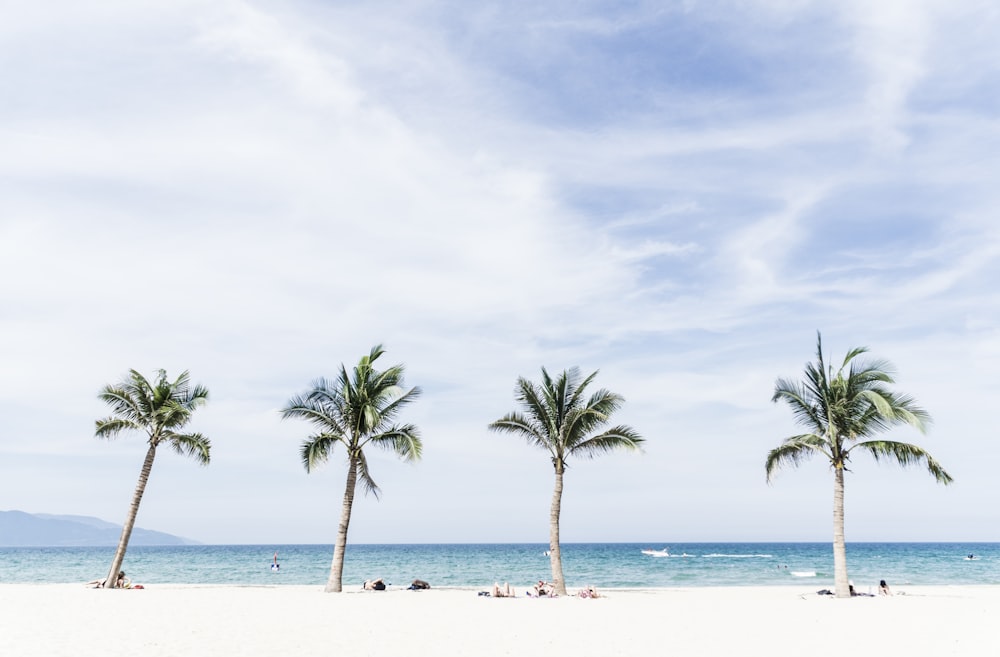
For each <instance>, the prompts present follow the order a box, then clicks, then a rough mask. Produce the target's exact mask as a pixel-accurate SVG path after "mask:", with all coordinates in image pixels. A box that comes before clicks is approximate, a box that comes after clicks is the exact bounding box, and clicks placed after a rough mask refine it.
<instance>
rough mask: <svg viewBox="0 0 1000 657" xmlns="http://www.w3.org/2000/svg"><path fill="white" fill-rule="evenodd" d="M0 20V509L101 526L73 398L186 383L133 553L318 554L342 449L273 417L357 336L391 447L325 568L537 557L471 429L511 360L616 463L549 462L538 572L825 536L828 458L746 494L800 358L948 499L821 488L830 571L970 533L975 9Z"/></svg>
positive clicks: (986, 405)
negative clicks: (595, 390)
mask: <svg viewBox="0 0 1000 657" xmlns="http://www.w3.org/2000/svg"><path fill="white" fill-rule="evenodd" d="M0 11H2V13H3V19H2V20H0V363H2V370H0V371H2V374H0V510H12V509H17V510H22V511H27V512H33V513H56V514H79V515H88V516H97V517H100V518H103V519H105V520H109V521H114V522H121V521H122V520H123V519H124V516H125V513H126V511H127V508H128V504H129V501H130V499H131V495H132V492H133V489H134V487H135V484H136V479H137V477H138V474H139V469H140V466H141V463H142V457H143V454H144V451H145V444H144V441H143V437H142V436H141V435H138V434H131V435H123V436H121V437H120V438H118V439H116V440H113V441H106V440H102V439H98V438H96V437H94V422H95V420H96V419H98V418H100V417H104V416H105V415H107V407H106V406H105V405H103V403H102V402H101V401H100V400H99V399H98V398H97V394H98V392H99V391H100V389H101V388H102V387H103V386H105V385H106V384H109V383H115V382H118V381H120V380H121V379H122V378H123V377H124V376H125V374H126V373H127V372H128V371H129V369H132V368H134V369H136V370H139V371H141V372H143V373H144V374H146V375H147V376H153V375H154V374H155V372H156V371H157V370H158V369H161V368H162V369H165V370H166V371H167V372H168V374H169V375H170V376H171V377H174V376H176V375H177V374H179V373H180V372H182V371H184V370H188V371H190V373H191V378H192V380H193V381H194V382H197V383H201V384H203V385H205V386H206V387H207V388H208V389H209V391H210V400H209V402H208V404H207V405H206V406H205V407H204V408H202V409H200V410H198V411H197V412H196V413H195V415H194V417H193V418H192V422H191V424H190V425H189V428H190V429H191V430H193V431H199V432H201V433H203V434H205V435H207V436H208V437H209V438H210V439H211V441H212V462H211V464H210V465H208V466H207V467H202V466H199V465H198V464H197V463H196V462H194V461H193V460H192V459H189V458H184V457H181V456H179V455H177V454H175V453H173V452H172V451H170V450H161V451H160V452H159V454H158V456H157V460H156V463H155V465H154V468H153V472H152V475H151V477H150V481H149V485H148V487H147V489H146V494H145V497H144V499H143V502H142V507H141V510H140V512H139V517H138V523H137V524H138V525H139V526H141V527H146V528H149V529H156V530H159V531H165V532H170V533H174V534H178V535H181V536H185V537H187V538H190V539H194V540H197V541H201V542H205V543H265V544H269V543H274V544H287V543H332V541H333V539H334V536H335V533H336V525H337V521H338V516H339V512H340V507H341V499H342V495H343V488H344V478H345V474H346V462H345V460H344V459H343V453H342V452H337V453H336V454H335V456H334V458H333V459H331V461H330V462H329V463H328V464H327V465H326V466H325V467H323V468H321V469H319V470H317V471H315V472H313V473H310V474H307V473H306V471H305V470H304V468H303V466H302V464H301V461H300V458H299V446H300V443H301V441H302V440H303V439H305V438H306V437H307V436H308V435H309V434H310V432H311V428H310V427H309V426H308V425H307V424H305V423H303V422H301V421H295V420H285V421H282V420H281V419H280V413H279V409H281V408H282V406H283V405H284V404H285V403H286V402H287V401H288V399H289V398H290V397H292V396H293V395H295V394H298V393H301V392H303V391H305V390H307V389H308V387H309V385H310V383H311V382H312V381H314V380H315V379H317V378H318V377H324V376H325V377H333V376H335V375H336V373H337V371H338V370H339V368H340V366H341V365H342V364H346V365H347V366H348V367H350V366H351V365H353V364H354V363H356V362H357V360H358V359H359V358H360V357H361V356H362V355H364V354H366V353H368V351H369V350H370V348H371V347H372V346H373V345H376V344H382V345H383V346H384V348H385V349H386V353H385V355H384V356H383V357H382V359H381V360H380V361H379V362H380V363H383V364H385V365H391V364H396V363H402V364H404V365H405V368H406V379H405V380H406V383H407V385H409V386H419V387H420V388H421V390H422V392H423V394H422V396H421V398H420V399H419V401H417V402H416V403H414V404H412V405H411V406H409V407H408V408H407V410H406V412H405V413H404V414H403V415H402V417H401V419H402V420H403V421H406V422H411V423H414V424H416V425H417V426H418V427H419V429H420V432H421V435H422V438H423V443H424V454H423V458H422V460H421V461H420V462H418V463H415V464H408V463H403V462H400V461H399V460H398V459H396V458H395V457H393V456H392V455H391V454H388V453H380V452H373V453H371V454H370V455H369V459H370V464H371V471H372V475H373V477H374V478H375V480H376V481H377V483H378V484H379V485H380V487H381V489H382V495H381V498H380V499H378V500H376V499H374V498H371V497H362V496H360V495H359V497H358V498H357V499H356V502H355V506H354V514H353V517H352V521H351V528H350V536H349V540H350V542H354V543H410V542H421V543H425V542H426V543H445V542H456V543H461V542H537V543H546V542H547V541H548V514H549V502H550V498H551V495H552V485H553V472H552V466H551V463H550V461H549V459H548V456H547V454H546V453H545V452H543V451H541V450H538V449H537V448H533V447H531V446H529V445H527V444H526V443H525V442H524V441H522V440H520V439H517V438H515V437H513V436H510V435H504V434H496V433H492V432H490V431H489V430H488V429H487V425H488V424H489V423H490V422H491V421H493V420H496V419H498V418H500V417H501V416H503V415H505V414H506V413H508V412H510V411H512V410H515V409H516V408H517V405H516V402H515V400H514V385H515V382H516V381H517V378H518V377H521V376H523V377H526V378H528V379H532V380H536V381H537V380H538V379H539V377H540V372H541V368H542V367H545V368H547V369H548V370H549V371H551V372H559V371H562V370H564V369H566V368H570V367H579V368H580V370H581V371H582V372H584V373H585V374H586V373H590V372H594V371H599V373H598V375H597V378H596V382H595V386H598V387H602V388H607V389H609V390H612V391H614V392H616V393H619V394H621V395H622V396H624V398H625V400H626V402H625V404H624V406H623V407H622V409H621V410H620V411H619V412H618V414H617V415H616V416H615V417H614V420H615V421H616V422H618V423H625V424H628V425H630V426H632V427H634V428H635V430H636V431H638V432H639V433H640V434H641V435H642V436H643V437H644V438H645V440H646V442H645V444H644V450H643V452H642V453H641V454H636V453H615V454H610V455H607V456H602V457H600V458H598V459H594V460H574V461H570V462H569V466H570V467H569V470H568V471H567V474H566V482H565V494H564V499H563V511H562V523H561V527H562V540H563V541H566V542H589V541H616V542H619V541H620V542H648V543H650V544H655V545H657V546H659V545H679V544H683V543H684V542H698V541H827V540H830V538H831V535H832V511H831V509H832V491H833V485H832V484H833V481H832V474H831V472H830V470H829V467H828V464H826V463H824V462H822V461H820V460H817V459H813V460H810V461H807V462H805V463H803V464H801V465H800V466H799V467H798V468H795V469H786V470H782V471H781V472H780V473H778V475H777V476H776V477H775V478H774V480H773V481H772V482H771V483H770V484H768V482H767V481H766V478H765V473H764V459H765V457H766V455H767V452H768V450H770V449H772V448H773V447H775V446H777V445H778V444H780V442H781V441H782V439H784V438H785V437H788V436H791V435H795V434H797V433H800V432H801V429H800V427H798V426H797V425H795V424H794V421H793V420H794V418H793V416H792V414H791V412H790V411H789V410H788V409H787V408H786V407H782V406H779V405H777V404H774V403H772V402H771V395H772V392H773V389H774V384H775V380H776V379H777V378H778V377H786V378H799V377H800V376H801V374H802V370H803V367H804V365H805V364H806V363H807V362H808V361H810V360H812V359H813V358H814V354H815V348H816V336H817V331H820V332H822V336H823V342H824V347H825V350H826V353H827V355H828V358H829V360H830V361H833V362H839V360H840V359H841V358H842V357H843V355H844V354H845V353H846V352H847V350H849V349H850V348H852V347H855V346H867V347H869V349H870V350H871V355H872V356H873V357H878V358H885V359H888V360H889V361H891V362H892V364H893V365H894V367H895V372H896V387H897V389H898V390H900V391H902V392H906V393H908V394H910V395H912V396H914V397H915V398H916V399H917V400H918V401H919V402H920V403H921V405H922V406H924V407H925V408H926V409H927V410H928V411H929V412H930V414H931V415H932V417H933V418H934V423H933V425H932V426H931V428H930V430H929V431H928V432H927V433H926V435H921V434H919V433H918V432H916V431H915V430H913V429H910V428H902V429H897V430H895V431H893V432H892V434H890V437H892V438H894V439H898V440H905V441H909V442H915V443H918V444H920V445H921V446H923V447H925V448H926V449H927V450H928V451H929V452H930V453H931V454H933V455H934V457H935V458H937V459H938V460H939V461H940V462H941V463H942V465H943V466H944V467H945V468H946V469H947V470H948V471H949V472H950V473H951V475H952V476H953V477H954V479H955V482H954V484H953V485H951V486H947V487H945V486H942V485H939V484H937V483H936V482H935V481H934V479H933V477H931V476H929V475H928V474H927V473H926V471H924V470H921V469H907V470H904V469H901V468H899V467H897V466H895V465H890V464H886V463H881V464H876V463H873V462H871V461H870V460H868V459H866V458H864V457H859V458H857V459H855V460H854V461H853V462H852V469H851V472H850V473H849V474H848V477H847V485H846V533H847V540H848V541H849V542H850V541H998V540H1000V487H998V486H997V485H996V476H995V464H996V463H997V462H998V460H1000V440H998V438H997V436H996V429H995V427H994V426H993V424H992V422H991V421H989V417H990V416H989V413H986V414H985V415H982V416H981V415H980V414H979V412H980V411H983V412H984V413H985V412H986V411H988V410H989V409H990V408H991V407H992V406H993V405H994V404H996V403H997V400H998V399H1000V384H998V383H997V381H996V372H997V370H998V369H1000V303H998V301H1000V293H998V291H997V281H998V280H1000V220H998V218H997V213H998V210H1000V179H998V174H997V172H998V171H1000V120H998V119H1000V65H998V62H1000V43H998V42H997V40H996V34H997V33H998V31H1000V8H998V7H997V6H996V5H995V4H994V3H990V2H986V1H983V2H976V1H971V0H970V1H967V2H956V1H952V0H949V1H942V2H922V1H900V0H885V1H883V2H879V3H870V2H861V1H856V2H855V1H851V0H843V1H841V2H835V3H829V2H809V1H808V0H757V1H754V0H741V1H738V2H737V1H732V2H729V1H726V0H722V1H718V2H697V1H694V0H687V1H676V2H670V1H667V2H644V1H640V0H637V1H634V2H596V1H582V2H578V1H574V2H570V1H568V0H566V1H548V2H542V3H526V2H524V3H522V2H514V3H510V2H490V1H486V2H477V3H464V2H445V1H442V2H434V1H431V0H415V1H413V2H407V3H396V2H386V1H380V0H375V1H372V2H365V3H354V2H338V1H328V2H323V1H320V0H313V1H298V0H293V1H286V2H277V1H274V2H268V1H260V2H258V1H244V0H211V1H207V0H205V1H202V0H180V1H178V0H171V1H170V2H161V1H157V0H151V1H150V2H144V3H133V2H124V1H114V0H108V1H102V0H99V1H98V2H94V3H86V6H84V5H83V4H81V3H76V2H61V1H55V2H48V3H35V4H28V3H7V4H5V5H4V6H3V8H2V9H0ZM972 411H976V412H974V413H973V412H972Z"/></svg>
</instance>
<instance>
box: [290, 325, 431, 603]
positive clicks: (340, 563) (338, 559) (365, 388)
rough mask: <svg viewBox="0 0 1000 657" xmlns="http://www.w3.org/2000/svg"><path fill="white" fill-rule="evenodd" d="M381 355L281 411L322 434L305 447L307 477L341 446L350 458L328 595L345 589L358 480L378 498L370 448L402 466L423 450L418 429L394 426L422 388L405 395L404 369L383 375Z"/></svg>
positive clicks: (317, 384) (375, 352)
mask: <svg viewBox="0 0 1000 657" xmlns="http://www.w3.org/2000/svg"><path fill="white" fill-rule="evenodd" d="M382 353H383V349H382V346H381V345H378V346H375V347H373V348H372V350H371V352H370V353H369V354H368V355H367V356H364V357H362V358H361V360H360V361H358V364H357V365H355V366H354V370H353V372H351V373H348V371H347V368H345V367H344V366H343V365H341V366H340V376H339V377H337V380H336V381H327V380H326V379H318V380H316V381H314V382H313V384H312V389H311V390H309V391H308V392H306V393H305V394H303V395H299V396H296V397H293V398H292V399H290V400H289V401H288V404H287V405H286V406H285V408H283V409H282V410H281V417H282V419H284V418H290V417H291V418H301V419H303V420H306V421H308V422H310V423H311V424H313V425H314V426H315V427H316V428H317V429H318V431H317V433H316V434H314V435H312V436H310V437H309V438H308V439H306V440H305V441H304V442H303V443H302V450H301V454H302V463H303V465H305V468H306V472H312V471H313V470H314V469H315V468H316V467H317V466H319V465H320V464H322V463H324V462H325V461H326V460H327V459H329V457H330V454H331V453H332V452H333V449H334V447H336V446H337V444H341V445H343V446H344V449H345V451H346V452H347V484H346V486H345V488H344V502H343V505H342V506H341V511H340V525H339V526H338V527H337V542H336V543H335V544H334V546H333V563H332V564H331V566H330V578H329V580H328V581H327V583H326V591H327V592H328V593H330V592H333V593H340V591H341V588H342V578H343V573H344V552H345V551H346V549H347V528H348V526H349V525H350V523H351V508H352V507H353V505H354V491H355V488H356V486H357V483H358V480H359V479H360V480H361V484H362V486H364V488H365V491H366V492H369V493H372V494H373V495H375V497H376V498H377V497H378V493H379V488H378V486H377V485H376V484H375V481H374V480H373V479H372V477H371V473H370V472H369V471H368V459H367V458H366V456H365V451H364V450H365V447H367V446H369V445H371V446H372V447H378V448H380V449H385V450H389V451H391V452H395V453H396V455H398V456H399V457H400V458H402V459H403V460H404V461H415V460H417V459H419V458H420V452H421V450H422V448H423V446H422V444H421V442H420V436H419V432H418V430H417V428H416V427H415V426H413V425H412V424H401V425H397V424H392V422H393V420H394V419H395V418H396V416H397V415H398V414H399V411H400V409H402V408H403V406H405V405H406V404H408V403H410V402H411V401H413V400H415V399H416V398H417V397H418V396H419V395H420V388H410V389H409V390H404V389H403V387H402V386H403V366H402V365H394V366H392V367H390V368H389V369H387V370H385V371H382V372H380V371H378V370H376V369H375V367H374V363H375V361H376V360H377V359H378V357H379V356H381V355H382Z"/></svg>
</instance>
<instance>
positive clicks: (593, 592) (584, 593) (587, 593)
mask: <svg viewBox="0 0 1000 657" xmlns="http://www.w3.org/2000/svg"><path fill="white" fill-rule="evenodd" d="M577 595H578V596H580V597H581V598H599V597H601V596H599V595H597V588H595V587H593V586H588V587H587V588H585V589H580V592H579V593H577Z"/></svg>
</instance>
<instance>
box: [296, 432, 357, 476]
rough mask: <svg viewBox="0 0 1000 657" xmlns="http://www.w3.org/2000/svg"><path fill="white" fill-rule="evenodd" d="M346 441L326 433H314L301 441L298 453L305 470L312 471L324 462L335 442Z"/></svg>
mask: <svg viewBox="0 0 1000 657" xmlns="http://www.w3.org/2000/svg"><path fill="white" fill-rule="evenodd" d="M340 442H346V441H345V440H344V439H343V438H342V437H340V436H335V435H332V434H328V433H321V434H316V435H314V436H310V437H309V438H307V439H306V440H304V441H302V447H301V449H300V450H299V454H300V456H301V457H302V465H303V466H304V467H305V469H306V472H312V471H313V470H315V469H316V468H317V467H319V466H320V465H322V464H323V463H326V462H327V460H329V458H330V454H331V453H332V452H333V448H334V447H335V446H336V445H337V443H340Z"/></svg>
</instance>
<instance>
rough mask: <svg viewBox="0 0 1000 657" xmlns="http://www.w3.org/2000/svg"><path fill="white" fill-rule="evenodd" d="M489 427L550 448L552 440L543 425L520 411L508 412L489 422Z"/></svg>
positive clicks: (544, 447)
mask: <svg viewBox="0 0 1000 657" xmlns="http://www.w3.org/2000/svg"><path fill="white" fill-rule="evenodd" d="M489 428H490V429H492V430H493V431H499V432H501V433H513V434H517V435H519V436H521V437H522V438H524V439H525V440H527V441H528V442H529V443H530V444H532V445H536V446H538V447H541V448H543V449H547V450H551V449H552V441H551V440H550V437H549V435H548V433H547V432H546V431H545V428H544V427H540V426H539V424H538V423H537V422H535V421H534V420H533V419H531V418H528V417H525V416H524V415H521V414H520V413H516V412H515V413H509V414H507V415H505V416H503V417H502V418H500V419H499V420H497V421H496V422H491V423H490V424H489Z"/></svg>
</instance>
